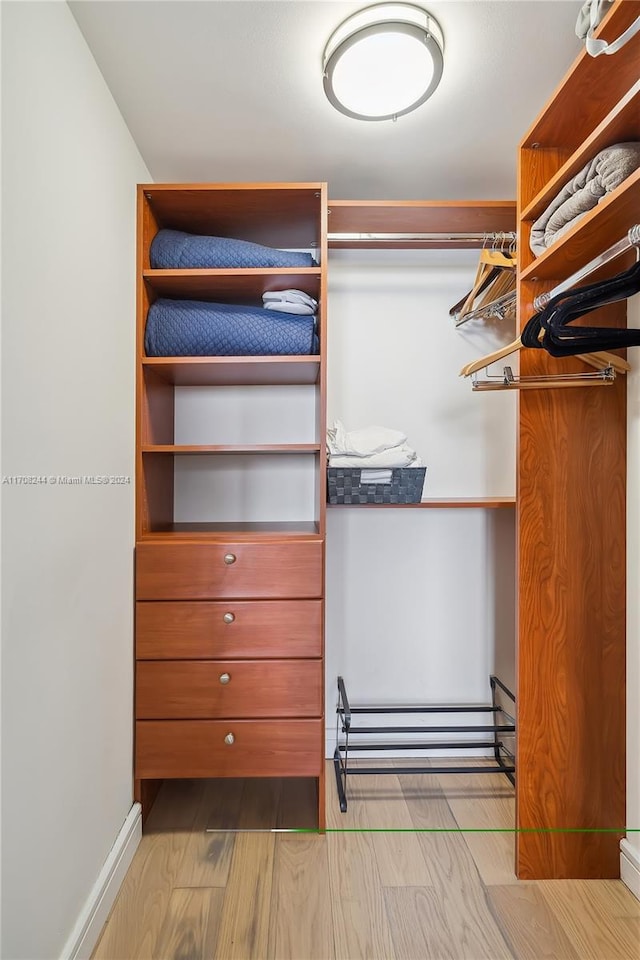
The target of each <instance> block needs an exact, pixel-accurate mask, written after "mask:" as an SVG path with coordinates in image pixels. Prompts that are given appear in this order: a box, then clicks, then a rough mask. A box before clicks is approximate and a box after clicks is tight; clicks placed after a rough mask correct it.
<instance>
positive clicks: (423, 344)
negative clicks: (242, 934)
mask: <svg viewBox="0 0 640 960" xmlns="http://www.w3.org/2000/svg"><path fill="white" fill-rule="evenodd" d="M477 262H478V255H477V252H473V251H446V252H445V251H366V252H362V251H349V252H346V251H345V252H339V253H335V254H334V253H332V254H331V257H330V265H329V311H328V314H329V367H328V420H329V423H331V422H332V421H333V420H334V419H336V418H339V419H341V420H342V421H343V422H344V424H345V427H346V428H347V429H348V430H352V429H357V428H360V427H365V426H367V425H370V424H381V425H384V426H388V427H393V428H397V429H401V430H403V431H404V432H405V433H407V435H408V438H409V442H410V444H411V445H412V446H413V447H414V448H415V449H416V450H417V451H418V453H419V454H420V455H421V456H422V458H423V460H424V461H425V463H426V465H427V474H426V481H425V488H424V491H423V497H424V498H429V497H442V498H447V497H448V498H455V497H483V496H514V495H515V436H516V423H515V415H516V396H515V393H513V392H509V393H498V392H496V393H473V392H472V390H471V383H470V381H469V380H464V379H460V378H459V376H458V374H459V371H460V369H461V367H462V366H463V365H464V364H465V363H467V362H468V361H470V360H472V359H474V358H476V357H478V356H482V355H483V354H485V353H488V352H490V351H491V350H493V349H495V348H496V347H497V346H501V345H503V344H505V343H508V342H510V341H511V340H513V339H514V330H513V325H512V324H509V323H508V322H502V323H497V322H496V323H493V324H486V323H479V322H475V323H474V322H473V321H472V322H469V323H468V324H466V325H465V326H462V327H460V328H458V329H456V328H455V325H454V321H453V320H452V319H451V317H450V316H449V308H450V307H451V306H452V305H453V304H454V303H456V302H457V301H458V300H459V299H460V298H461V297H462V295H463V294H464V293H465V292H468V291H469V289H470V288H471V286H472V284H473V279H474V276H475V271H476V266H477ZM511 362H513V361H511ZM514 527H515V516H514V511H513V510H510V509H507V510H501V511H493V510H480V509H459V508H457V509H420V508H416V509H393V508H381V509H377V508H371V509H368V508H366V507H357V506H355V507H345V506H334V507H329V509H328V524H327V610H326V616H327V627H326V657H327V717H328V722H327V752H328V754H331V753H332V751H333V738H334V735H335V722H334V720H333V717H332V713H333V708H334V705H335V702H336V676H337V675H339V674H340V675H343V676H344V678H345V681H346V684H347V692H348V694H349V695H350V696H351V698H352V701H354V702H356V701H360V702H369V703H371V702H385V701H386V702H387V703H393V702H394V701H396V702H406V703H408V702H412V701H413V702H432V703H434V702H440V703H447V702H471V703H473V702H481V701H484V700H486V698H487V697H488V695H489V683H488V679H489V674H490V673H491V672H493V670H494V669H495V667H496V665H498V666H499V670H500V673H501V675H502V677H503V679H504V680H505V681H506V682H508V683H510V684H513V671H514V667H513V661H514V642H515V640H514V630H515V613H514V603H515V599H514V596H515V584H514V567H515V561H514V536H515V534H514ZM382 722H384V721H381V723H382ZM389 722H395V723H396V724H397V723H398V718H397V717H395V718H392V720H391V721H389ZM418 722H419V721H418Z"/></svg>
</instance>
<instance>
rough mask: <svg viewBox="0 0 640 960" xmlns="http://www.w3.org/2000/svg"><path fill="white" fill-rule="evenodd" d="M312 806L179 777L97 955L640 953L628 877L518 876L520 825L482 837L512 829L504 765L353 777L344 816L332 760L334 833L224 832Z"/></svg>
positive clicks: (604, 959)
mask: <svg viewBox="0 0 640 960" xmlns="http://www.w3.org/2000/svg"><path fill="white" fill-rule="evenodd" d="M314 802H315V801H314V796H313V782H312V781H285V780H282V781H280V780H262V781H252V780H248V781H239V780H227V781H224V780H218V781H174V782H166V783H165V784H164V786H163V788H162V790H161V793H160V795H159V797H158V799H157V801H156V804H155V806H154V808H153V811H152V813H151V815H150V816H149V818H148V823H147V825H146V827H145V833H144V836H143V839H142V843H141V844H140V847H139V848H138V851H137V852H136V855H135V859H134V861H133V863H132V865H131V868H130V870H129V872H128V874H127V877H126V879H125V881H124V884H123V886H122V889H121V891H120V894H119V897H118V900H117V901H116V904H115V906H114V909H113V911H112V913H111V916H110V917H109V920H108V921H107V923H106V925H105V928H104V930H103V934H102V937H101V939H100V942H99V943H98V945H97V947H96V950H95V953H94V958H95V960H138V958H140V960H142V958H145V960H334V958H335V960H360V958H362V960H463V958H465V960H503V958H505V960H507V958H514V960H543V958H544V960H551V958H553V960H618V958H620V960H622V958H625V960H627V958H628V960H638V958H639V957H640V903H639V902H638V901H637V900H636V899H635V898H634V897H633V896H632V895H631V893H629V891H628V890H627V888H626V887H625V886H624V885H623V884H622V883H621V882H620V881H617V880H616V881H613V880H611V881H606V880H602V881H600V880H591V881H585V880H582V881H573V880H571V881H570V880H555V881H543V882H528V883H525V882H519V881H517V880H516V878H515V876H514V874H513V866H512V864H513V834H512V833H490V832H482V831H485V830H489V829H491V828H501V827H506V828H510V827H512V826H513V822H514V819H513V802H514V801H513V790H512V788H511V787H510V785H509V783H508V781H507V780H506V779H505V778H504V777H503V776H501V775H498V774H496V775H494V774H490V775H486V776H484V775H483V776H482V777H478V776H476V777H471V776H466V777H465V776H462V775H457V774H456V775H453V774H452V775H447V776H435V775H431V776H420V777H411V776H406V775H403V776H402V777H397V776H393V775H391V776H388V775H385V776H377V777H354V778H353V779H351V781H350V784H349V809H348V812H347V813H346V814H341V813H340V809H339V807H338V803H337V799H336V790H335V780H334V777H333V769H332V767H331V766H330V765H329V766H328V770H327V808H328V815H327V816H328V828H329V830H328V832H327V834H326V835H325V836H324V837H321V836H317V835H315V834H304V833H294V834H287V833H271V832H255V833H252V832H240V833H234V832H225V831H226V830H230V829H231V830H233V829H234V828H242V829H243V830H250V829H260V828H269V827H306V826H310V825H311V823H312V820H313V808H314ZM458 827H464V828H481V829H480V831H479V832H477V833H475V832H472V833H456V832H455V830H456V828H458ZM207 828H210V829H211V828H213V829H214V830H217V831H219V832H206V830H207ZM416 828H419V829H420V830H421V831H422V830H424V829H426V830H429V829H431V830H437V828H440V830H441V831H442V832H432V833H430V832H411V831H414V830H415V829H416ZM443 828H444V829H443ZM448 829H451V830H452V832H447V830H448ZM332 830H336V831H343V832H331V831H332ZM378 831H379V832H378ZM405 831H406V832H405Z"/></svg>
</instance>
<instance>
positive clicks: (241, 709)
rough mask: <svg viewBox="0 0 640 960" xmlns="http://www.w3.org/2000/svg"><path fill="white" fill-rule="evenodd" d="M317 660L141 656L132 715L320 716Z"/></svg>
mask: <svg viewBox="0 0 640 960" xmlns="http://www.w3.org/2000/svg"><path fill="white" fill-rule="evenodd" d="M322 676H323V675H322V663H321V662H320V661H319V660H161V661H157V660H142V661H140V662H139V663H138V665H137V668H136V717H137V718H138V720H153V719H163V718H164V719H180V718H187V719H199V718H201V719H205V718H216V717H244V718H247V719H249V718H252V717H319V716H321V714H322Z"/></svg>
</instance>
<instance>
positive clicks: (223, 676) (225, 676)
mask: <svg viewBox="0 0 640 960" xmlns="http://www.w3.org/2000/svg"><path fill="white" fill-rule="evenodd" d="M230 680H231V674H230V673H221V674H220V683H221V684H222V685H223V686H224V684H225V683H229V681H230Z"/></svg>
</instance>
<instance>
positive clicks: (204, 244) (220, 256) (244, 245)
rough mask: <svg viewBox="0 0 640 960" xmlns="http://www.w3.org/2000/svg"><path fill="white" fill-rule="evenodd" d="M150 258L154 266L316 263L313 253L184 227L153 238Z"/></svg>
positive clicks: (247, 265) (207, 266)
mask: <svg viewBox="0 0 640 960" xmlns="http://www.w3.org/2000/svg"><path fill="white" fill-rule="evenodd" d="M149 259H150V262H151V267H152V269H154V270H177V269H183V270H199V269H203V270H204V269H214V268H216V267H217V268H221V269H225V268H227V267H228V268H234V267H312V266H314V262H313V258H312V256H311V254H310V253H291V252H289V251H287V250H277V249H275V248H273V247H263V246H261V245H260V244H259V243H251V242H250V241H248V240H233V239H230V238H229V237H200V236H195V235H194V234H191V233H183V232H182V231H181V230H160V231H159V232H158V233H157V234H156V235H155V237H154V238H153V240H152V242H151V249H150V251H149Z"/></svg>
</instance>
